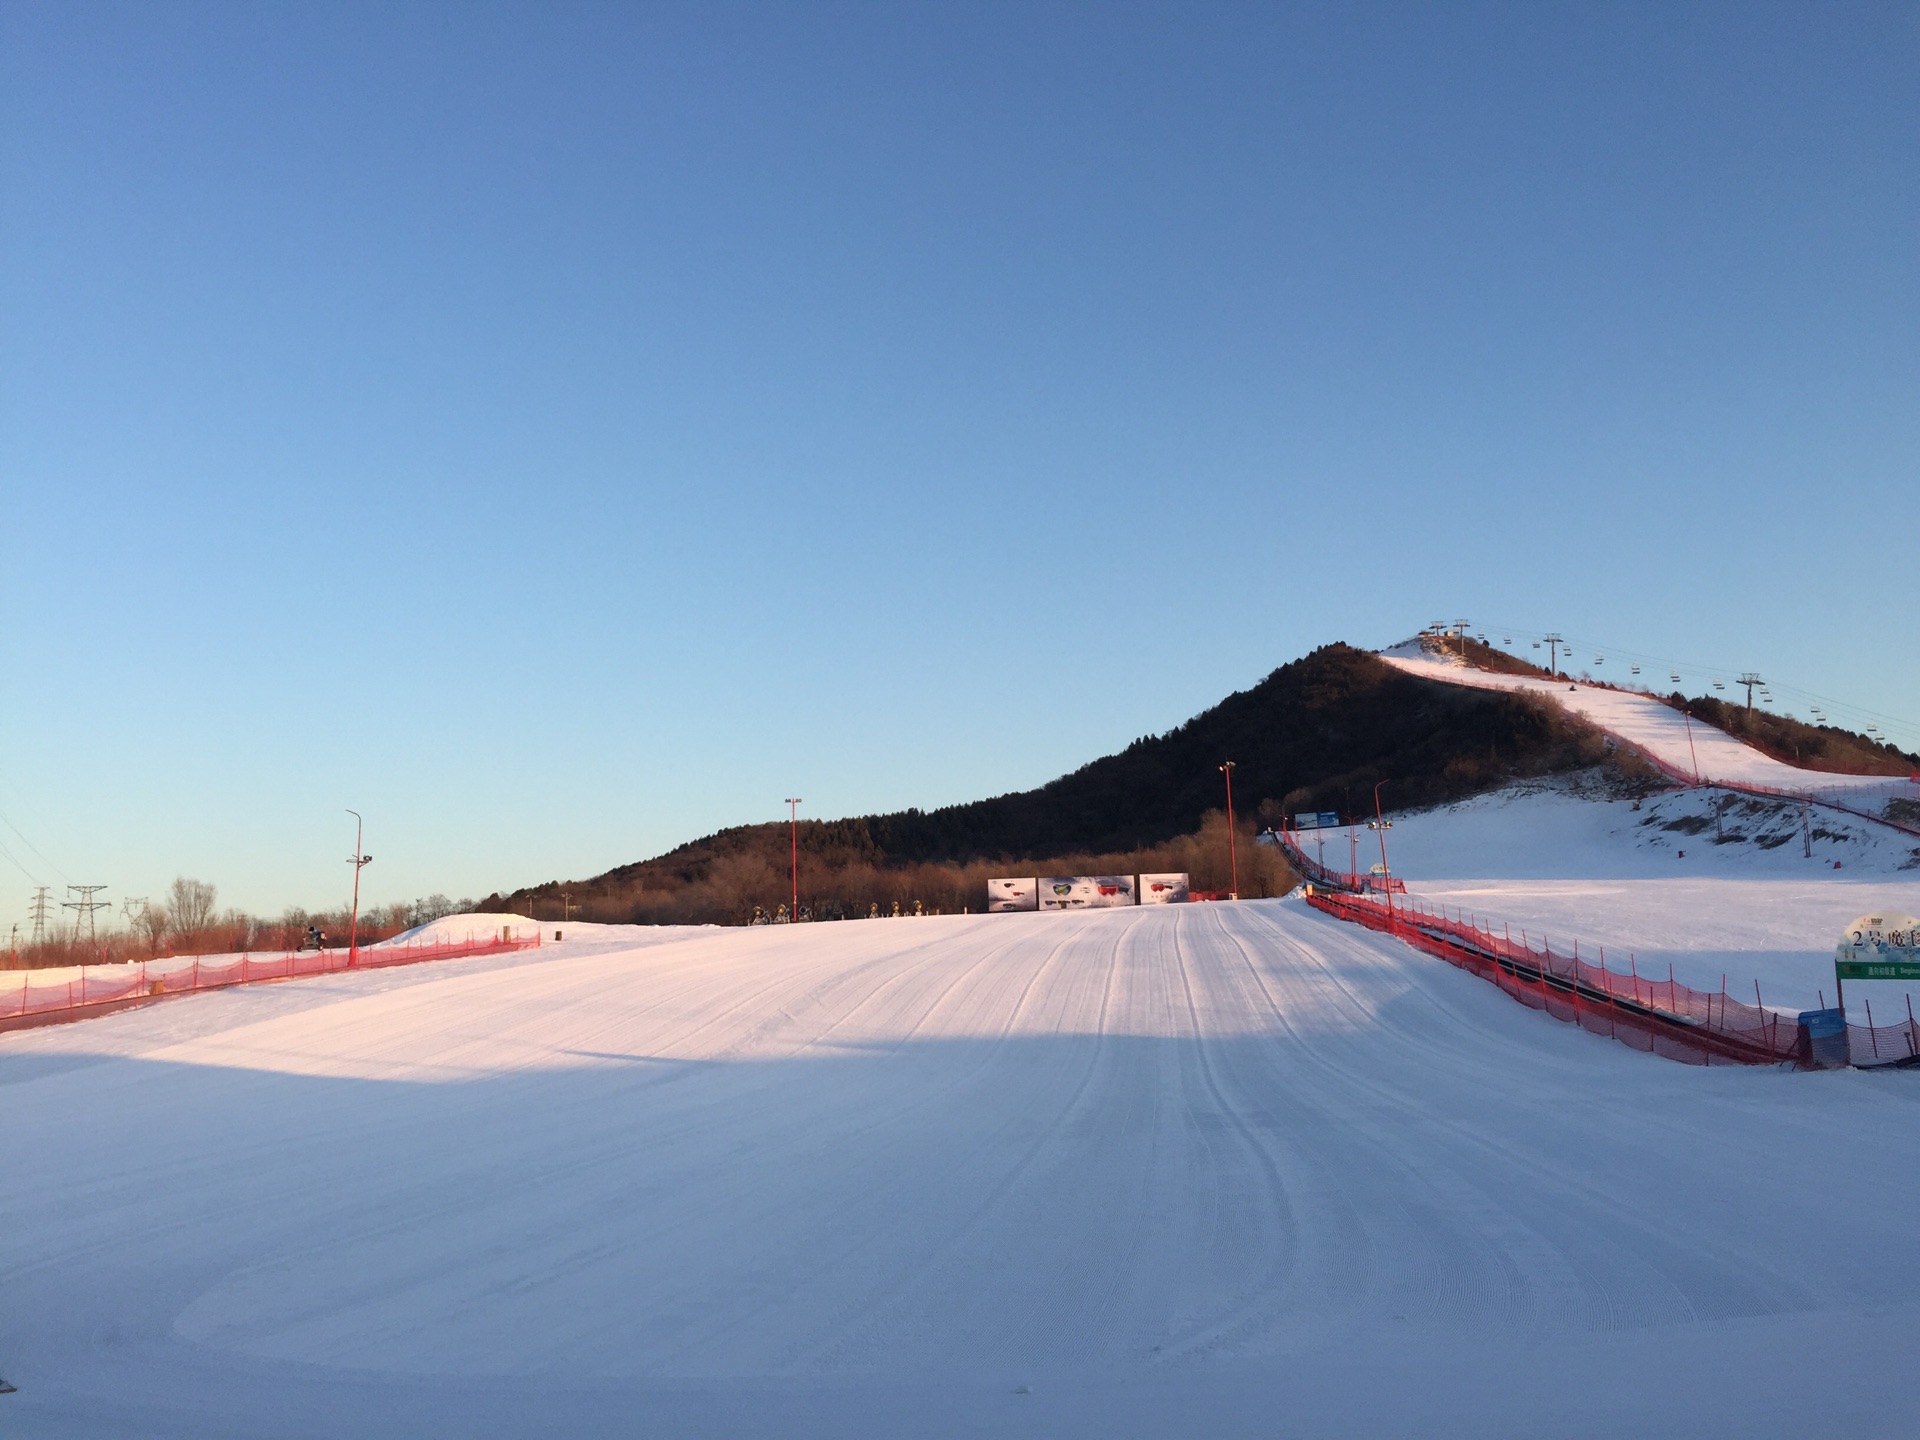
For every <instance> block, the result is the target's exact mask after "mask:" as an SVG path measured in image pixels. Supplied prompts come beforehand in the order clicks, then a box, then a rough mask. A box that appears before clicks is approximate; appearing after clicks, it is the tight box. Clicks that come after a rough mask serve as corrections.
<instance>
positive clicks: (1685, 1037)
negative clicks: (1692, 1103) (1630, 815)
mask: <svg viewBox="0 0 1920 1440" xmlns="http://www.w3.org/2000/svg"><path fill="white" fill-rule="evenodd" d="M1307 903H1308V904H1309V905H1312V906H1313V907H1314V908H1315V909H1317V910H1322V911H1325V912H1326V913H1327V914H1329V915H1336V916H1338V917H1339V918H1340V919H1343V920H1351V921H1354V922H1356V923H1358V924H1361V925H1365V926H1366V927H1367V928H1368V929H1370V930H1380V931H1384V932H1385V933H1387V934H1391V935H1396V936H1398V937H1399V938H1400V939H1402V940H1405V941H1406V942H1407V943H1408V944H1410V945H1413V946H1415V947H1416V948H1418V949H1420V950H1424V951H1426V952H1427V953H1428V954H1430V955H1437V956H1439V957H1440V958H1441V959H1443V960H1446V961H1448V962H1450V963H1451V964H1454V965H1457V966H1459V967H1460V968H1461V969H1463V970H1470V971H1472V972H1473V973H1474V974H1476V975H1479V976H1480V977H1481V978H1482V979H1486V980H1491V981H1492V982H1493V983H1494V984H1496V985H1498V986H1499V987H1500V988H1501V989H1502V990H1504V991H1506V992H1507V994H1509V995H1511V996H1512V997H1513V998H1514V999H1516V1000H1518V1001H1519V1002H1520V1003H1521V1004H1523V1005H1527V1006H1530V1007H1532V1008H1533V1009H1535V1010H1544V1011H1545V1012H1546V1013H1547V1014H1549V1015H1551V1016H1553V1017H1554V1019H1556V1020H1561V1021H1565V1022H1567V1023H1568V1024H1573V1025H1578V1026H1580V1028H1581V1029H1583V1030H1588V1031H1591V1032H1592V1033H1594V1034H1596V1035H1608V1036H1611V1037H1613V1038H1614V1039H1616V1040H1618V1041H1620V1042H1621V1043H1622V1044H1624V1045H1629V1046H1631V1047H1632V1048H1633V1049H1635V1050H1645V1051H1648V1052H1650V1053H1652V1054H1655V1055H1662V1056H1665V1057H1666V1058H1667V1059H1669V1060H1679V1061H1681V1062H1683V1063H1685V1064H1689V1065H1779V1064H1791V1065H1798V1066H1802V1067H1808V1068H1811V1067H1812V1066H1813V1065H1814V1063H1815V1061H1814V1057H1813V1055H1812V1053H1811V1051H1810V1046H1809V1042H1808V1040H1807V1038H1806V1036H1805V1034H1804V1033H1803V1032H1802V1030H1801V1028H1800V1023H1799V1017H1798V1015H1795V1014H1781V1013H1780V1012H1779V1011H1777V1010H1769V1009H1766V1008H1764V1007H1762V1006H1760V1005H1757V1004H1755V1005H1748V1004H1746V1003H1744V1002H1742V1001H1739V1000H1736V999H1734V998H1733V997H1732V996H1731V995H1729V994H1727V993H1726V991H1725V990H1718V991H1711V990H1695V989H1693V988H1692V987H1691V986H1688V985H1683V984H1681V983H1680V982H1679V981H1678V980H1676V979H1674V977H1673V974H1672V971H1671V969H1669V971H1668V973H1667V974H1666V975H1665V976H1664V977H1660V978H1655V977H1653V976H1648V975H1642V974H1640V973H1639V971H1638V968H1637V967H1636V966H1633V965H1631V964H1630V965H1629V968H1628V969H1627V970H1626V971H1625V972H1622V971H1619V970H1615V969H1612V968H1611V967H1609V966H1608V965H1607V964H1606V957H1605V955H1604V954H1602V955H1601V956H1600V957H1599V958H1598V959H1597V960H1589V959H1587V958H1585V957H1583V956H1582V955H1581V954H1580V953H1579V947H1578V945H1577V944H1576V945H1575V947H1574V953H1572V954H1570V955H1566V954H1561V953H1559V952H1558V951H1556V950H1554V949H1553V948H1552V946H1551V945H1550V944H1549V943H1548V942H1547V941H1546V940H1545V939H1544V938H1543V939H1541V940H1540V941H1539V942H1538V943H1537V944H1536V943H1535V942H1534V941H1533V940H1532V939H1531V937H1529V936H1527V935H1526V934H1525V932H1522V934H1521V937H1520V938H1519V939H1517V940H1516V939H1515V938H1514V937H1513V936H1512V934H1511V933H1510V932H1509V931H1508V930H1507V929H1506V927H1504V926H1502V927H1501V928H1500V929H1499V930H1497V931H1496V930H1495V929H1494V928H1493V926H1492V925H1491V924H1489V923H1488V922H1485V921H1482V920H1480V919H1478V918H1475V917H1471V916H1465V915H1454V916H1449V915H1448V914H1447V913H1446V911H1445V910H1444V909H1434V908H1433V907H1431V906H1429V905H1427V904H1425V903H1424V902H1422V901H1420V900H1418V899H1417V898H1416V899H1412V900H1406V901H1401V902H1400V903H1398V904H1396V905H1394V906H1393V907H1392V908H1391V909H1389V908H1388V907H1387V906H1386V905H1385V904H1383V903H1381V902H1380V901H1378V900H1375V899H1370V898H1364V897H1361V896H1358V895H1350V894H1338V893H1331V894H1330V893H1324V892H1315V893H1311V894H1309V895H1308V896H1307ZM1847 1048H1848V1052H1849V1055H1850V1057H1851V1059H1852V1062H1853V1064H1855V1065H1858V1066H1875V1065H1912V1064H1920V1025H1916V1023H1915V1021H1914V1019H1913V1017H1912V1016H1908V1017H1907V1019H1906V1020H1904V1021H1903V1022H1901V1023H1900V1024H1897V1025H1880V1026H1873V1025H1855V1024H1851V1023H1850V1024H1849V1025H1848V1026H1847Z"/></svg>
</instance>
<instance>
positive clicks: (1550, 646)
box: [1540, 632, 1567, 675]
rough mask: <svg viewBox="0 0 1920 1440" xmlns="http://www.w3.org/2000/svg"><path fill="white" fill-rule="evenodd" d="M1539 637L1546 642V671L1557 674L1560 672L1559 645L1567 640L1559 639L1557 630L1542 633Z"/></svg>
mask: <svg viewBox="0 0 1920 1440" xmlns="http://www.w3.org/2000/svg"><path fill="white" fill-rule="evenodd" d="M1540 638H1541V639H1542V640H1544V641H1546V642H1547V673H1548V674H1549V675H1558V674H1559V673H1560V647H1561V646H1562V645H1564V644H1566V643H1567V642H1566V641H1565V640H1563V639H1561V638H1560V635H1559V634H1558V633H1557V632H1556V633H1553V634H1549V635H1542V636H1541V637H1540Z"/></svg>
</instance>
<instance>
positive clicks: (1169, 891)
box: [1140, 870, 1188, 905]
mask: <svg viewBox="0 0 1920 1440" xmlns="http://www.w3.org/2000/svg"><path fill="white" fill-rule="evenodd" d="M1187 899H1188V886H1187V872H1186V871H1184V870H1182V871H1180V872H1179V873H1178V874H1169V875H1142V876H1141V877H1140V903H1141V904H1142V905H1184V904H1186V903H1187Z"/></svg>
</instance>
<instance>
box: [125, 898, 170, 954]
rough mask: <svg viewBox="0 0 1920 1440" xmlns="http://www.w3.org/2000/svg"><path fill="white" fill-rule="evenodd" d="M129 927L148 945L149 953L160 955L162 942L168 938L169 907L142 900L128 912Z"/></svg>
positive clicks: (142, 942) (136, 937)
mask: <svg viewBox="0 0 1920 1440" xmlns="http://www.w3.org/2000/svg"><path fill="white" fill-rule="evenodd" d="M127 928H128V929H129V930H131V931H132V932H133V934H134V937H135V939H137V940H138V941H139V942H140V943H141V944H142V945H144V946H146V948H147V953H148V954H149V955H158V954H159V953H160V942H161V941H162V940H164V939H166V938H167V907H166V906H164V905H156V904H154V903H153V902H152V901H151V900H142V901H141V902H140V903H139V904H138V905H137V906H135V907H134V908H133V909H132V910H130V911H128V912H127Z"/></svg>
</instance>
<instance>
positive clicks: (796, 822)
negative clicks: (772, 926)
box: [787, 795, 800, 924]
mask: <svg viewBox="0 0 1920 1440" xmlns="http://www.w3.org/2000/svg"><path fill="white" fill-rule="evenodd" d="M787 826H788V832H789V840H790V841H791V845H792V850H791V854H790V857H789V858H790V861H791V872H790V873H791V874H792V876H793V909H791V910H789V911H788V912H787V914H788V916H789V917H790V918H791V919H792V920H793V922H794V923H795V924H798V923H799V922H800V797H799V796H798V795H789V796H788V797H787Z"/></svg>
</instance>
